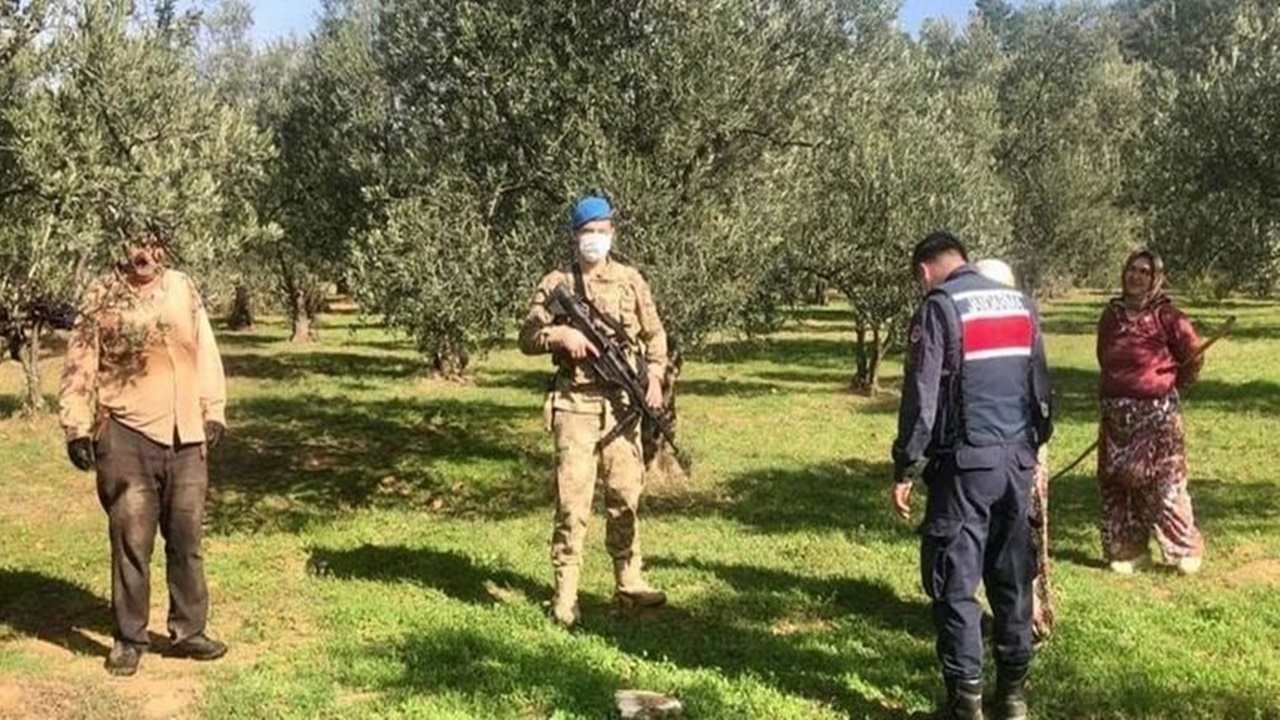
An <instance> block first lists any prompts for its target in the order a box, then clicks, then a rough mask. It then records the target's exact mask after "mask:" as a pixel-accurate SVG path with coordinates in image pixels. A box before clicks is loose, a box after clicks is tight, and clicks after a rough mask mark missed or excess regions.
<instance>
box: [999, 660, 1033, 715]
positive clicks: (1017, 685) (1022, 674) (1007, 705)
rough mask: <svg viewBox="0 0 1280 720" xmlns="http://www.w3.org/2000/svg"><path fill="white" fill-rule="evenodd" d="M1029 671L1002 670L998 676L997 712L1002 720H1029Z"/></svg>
mask: <svg viewBox="0 0 1280 720" xmlns="http://www.w3.org/2000/svg"><path fill="white" fill-rule="evenodd" d="M1026 681H1027V671H1026V669H1025V668H1024V669H1023V670H1021V671H1017V672H1012V671H1006V670H1004V669H1001V670H1000V671H999V672H997V674H996V710H997V711H998V712H999V713H1000V718H1001V720H1027V693H1026Z"/></svg>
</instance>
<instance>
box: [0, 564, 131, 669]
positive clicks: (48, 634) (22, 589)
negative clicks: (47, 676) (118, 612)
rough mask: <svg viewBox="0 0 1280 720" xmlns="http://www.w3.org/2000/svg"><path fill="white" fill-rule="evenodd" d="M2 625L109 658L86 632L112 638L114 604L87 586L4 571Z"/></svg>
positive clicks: (1, 574)
mask: <svg viewBox="0 0 1280 720" xmlns="http://www.w3.org/2000/svg"><path fill="white" fill-rule="evenodd" d="M0 624H3V625H8V626H9V627H10V628H12V629H13V631H14V632H15V633H17V634H19V635H26V636H29V637H34V638H38V639H40V640H43V641H44V642H47V643H52V644H54V645H57V646H58V647H62V648H66V649H67V650H70V651H71V652H73V653H76V654H78V655H92V656H102V655H106V653H107V650H108V649H109V648H108V647H107V646H105V645H103V644H102V643H100V642H98V641H97V640H95V639H93V638H91V637H89V636H88V635H86V634H85V633H84V632H83V631H84V630H90V631H92V632H95V633H98V634H102V635H106V636H108V637H110V636H111V632H112V629H111V614H110V604H109V603H108V602H107V601H106V600H104V599H102V598H100V597H98V596H97V595H94V594H93V593H92V592H90V591H89V590H87V589H85V588H84V587H82V586H80V585H77V584H75V583H72V582H69V581H67V580H63V579H61V578H56V577H51V576H49V575H45V574H43V573H39V572H33V571H31V570H12V569H9V568H0Z"/></svg>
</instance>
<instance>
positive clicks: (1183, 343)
mask: <svg viewBox="0 0 1280 720" xmlns="http://www.w3.org/2000/svg"><path fill="white" fill-rule="evenodd" d="M1199 347H1200V339H1199V338H1198V337H1196V330H1195V328H1194V327H1192V326H1191V320H1189V319H1188V318H1187V316H1186V315H1184V314H1183V313H1182V311H1180V310H1178V309H1177V308H1176V307H1174V306H1173V302H1172V301H1171V300H1169V298H1168V297H1165V296H1164V295H1161V296H1159V297H1157V298H1155V299H1154V300H1152V301H1151V302H1150V303H1148V305H1147V307H1146V308H1144V309H1143V310H1142V312H1141V313H1139V314H1138V315H1137V317H1134V318H1133V319H1130V318H1129V317H1128V315H1127V314H1126V312H1125V308H1124V301H1123V300H1121V299H1119V298H1116V299H1114V300H1112V301H1111V302H1110V303H1108V304H1107V307H1106V309H1105V310H1103V311H1102V319H1101V320H1099V321H1098V365H1100V366H1101V367H1102V387H1101V390H1100V393H1101V395H1102V397H1104V398H1117V397H1127V398H1146V399H1153V398H1161V397H1164V396H1165V395H1168V394H1169V393H1171V392H1173V390H1174V388H1178V389H1180V390H1181V389H1185V388H1186V387H1187V386H1189V385H1191V383H1193V382H1195V380H1196V377H1197V376H1198V375H1199V374H1200V367H1201V366H1202V365H1204V358H1203V357H1195V355H1196V350H1197V349H1198V348H1199ZM1191 358H1195V360H1194V361H1190V360H1191ZM1184 363H1185V364H1184Z"/></svg>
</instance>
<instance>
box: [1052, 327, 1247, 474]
mask: <svg viewBox="0 0 1280 720" xmlns="http://www.w3.org/2000/svg"><path fill="white" fill-rule="evenodd" d="M1235 324H1236V316H1235V315H1228V316H1227V319H1226V321H1225V322H1223V323H1222V325H1221V327H1219V328H1218V330H1217V331H1216V332H1215V333H1214V334H1213V335H1212V336H1210V338H1209V339H1208V340H1205V341H1204V342H1203V343H1200V347H1199V348H1197V349H1196V352H1195V354H1194V355H1192V356H1191V357H1189V358H1187V360H1186V361H1185V362H1182V363H1180V364H1179V367H1183V366H1186V365H1190V364H1191V363H1193V362H1195V361H1196V360H1199V359H1200V358H1201V357H1202V356H1203V355H1204V354H1205V351H1207V350H1208V349H1209V348H1211V347H1213V344H1214V343H1216V342H1218V341H1219V340H1221V339H1222V338H1224V337H1226V336H1227V335H1228V334H1229V333H1230V332H1231V329H1232V328H1233V327H1235ZM1099 442H1101V439H1097V440H1094V441H1093V443H1092V444H1090V445H1089V447H1087V448H1085V450H1084V452H1082V453H1080V455H1079V456H1077V457H1076V459H1075V460H1072V461H1071V463H1070V464H1068V465H1067V466H1066V467H1064V468H1062V469H1061V470H1059V471H1058V472H1057V473H1055V474H1054V476H1053V477H1051V478H1049V482H1050V483H1052V482H1053V481H1054V480H1057V479H1058V478H1060V477H1062V476H1064V475H1066V474H1067V473H1069V472H1071V471H1072V470H1075V469H1076V466H1077V465H1079V464H1080V463H1082V462H1084V461H1085V458H1087V457H1089V456H1090V455H1092V454H1093V451H1094V450H1097V449H1098V443H1099Z"/></svg>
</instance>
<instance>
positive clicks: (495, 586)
mask: <svg viewBox="0 0 1280 720" xmlns="http://www.w3.org/2000/svg"><path fill="white" fill-rule="evenodd" d="M308 568H309V569H310V570H311V571H312V572H314V573H315V574H316V575H318V576H320V577H332V578H337V579H360V580H377V581H382V582H401V581H407V582H411V583H415V584H418V585H422V586H424V587H429V588H434V589H436V590H439V591H440V592H442V593H444V594H445V595H448V596H449V597H451V598H453V599H454V600H459V601H461V602H465V603H471V604H474V605H488V604H494V603H497V602H500V601H501V599H502V598H501V591H503V590H515V591H518V592H520V593H523V594H524V595H525V596H526V597H528V598H532V599H536V600H544V599H549V598H550V594H551V588H550V586H549V585H548V583H545V582H544V583H538V582H535V581H534V580H532V579H531V578H529V577H526V576H524V575H521V574H519V573H516V572H513V571H511V570H507V569H505V568H498V567H493V566H489V565H484V564H480V563H477V562H476V561H475V560H474V559H473V558H470V557H467V556H466V555H463V554H461V553H458V552H454V551H446V550H434V549H431V548H411V547H406V546H404V545H394V546H380V545H368V544H365V545H361V546H360V547H357V548H352V549H343V550H337V549H329V548H313V549H312V550H311V557H310V559H309V561H308Z"/></svg>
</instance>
